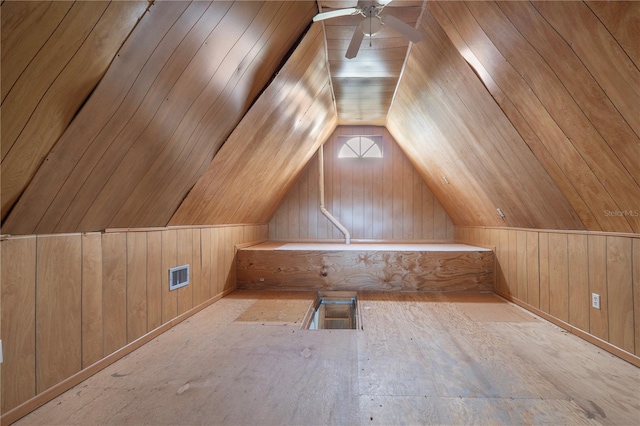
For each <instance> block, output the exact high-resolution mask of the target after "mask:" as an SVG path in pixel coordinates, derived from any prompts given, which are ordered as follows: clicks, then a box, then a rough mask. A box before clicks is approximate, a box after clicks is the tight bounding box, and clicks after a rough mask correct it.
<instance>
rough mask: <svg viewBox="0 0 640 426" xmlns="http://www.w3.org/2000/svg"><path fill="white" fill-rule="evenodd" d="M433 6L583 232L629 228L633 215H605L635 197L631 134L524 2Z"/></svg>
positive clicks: (571, 55) (635, 146) (566, 48)
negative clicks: (572, 210)
mask: <svg viewBox="0 0 640 426" xmlns="http://www.w3.org/2000/svg"><path fill="white" fill-rule="evenodd" d="M438 7H439V8H442V9H443V10H444V13H436V14H435V15H436V16H437V17H438V19H439V20H440V21H443V20H444V19H445V18H446V19H450V20H451V22H452V23H453V24H452V25H450V26H449V27H447V25H443V26H444V27H445V28H447V31H448V33H449V34H450V36H451V37H452V39H454V38H455V34H454V32H456V33H459V35H460V36H461V37H462V38H463V39H464V41H465V42H466V45H459V46H458V48H460V49H461V53H462V54H463V56H465V57H467V58H469V57H470V56H473V57H474V58H476V59H477V60H478V61H479V63H480V67H478V64H477V63H476V64H474V63H473V62H471V61H470V63H471V64H472V65H473V66H474V67H475V68H476V69H477V71H478V75H479V76H480V77H481V78H482V79H483V81H484V82H485V84H486V85H487V87H488V89H489V90H490V91H491V93H492V94H493V96H494V98H495V99H496V101H497V102H498V103H499V104H500V106H501V107H502V109H503V110H504V111H505V112H506V114H507V116H508V117H509V118H510V119H511V121H512V123H513V124H514V125H515V126H516V128H518V130H519V132H520V133H521V134H522V135H523V137H524V138H525V140H526V141H527V143H528V144H529V146H530V147H531V149H532V151H533V152H534V153H535V154H536V156H537V158H538V159H539V161H540V162H541V163H542V164H543V165H544V166H545V168H546V169H547V170H549V174H550V175H551V176H552V177H553V178H554V180H555V182H556V183H557V184H558V187H559V188H560V189H561V191H562V192H563V194H564V195H565V196H566V198H567V200H569V202H570V203H571V204H572V206H573V207H574V208H575V210H576V211H577V212H578V214H579V215H580V218H581V220H582V222H583V224H584V225H585V226H586V227H587V228H588V229H591V230H599V229H602V230H608V231H620V232H630V231H632V229H635V228H632V227H631V225H630V223H632V222H633V221H634V220H635V219H634V218H632V217H627V218H625V217H624V216H614V215H607V214H606V213H605V212H606V211H607V210H609V211H616V210H618V209H620V210H624V209H627V210H628V209H630V207H622V206H624V205H629V204H631V205H633V203H634V199H637V198H638V195H637V194H638V186H637V179H635V178H634V175H636V176H637V172H635V171H634V168H635V169H637V167H638V165H637V162H636V164H635V165H634V164H632V163H634V160H633V158H637V157H638V154H637V152H638V144H637V137H636V136H635V135H634V134H633V131H632V130H631V129H630V128H629V127H628V126H627V125H626V124H625V123H624V121H623V119H622V117H620V116H619V113H617V112H616V110H615V108H613V106H612V105H611V103H610V102H609V101H608V100H607V97H606V95H605V94H604V92H603V91H602V89H600V87H599V86H598V85H597V83H596V82H595V81H593V78H592V77H591V76H590V74H589V72H588V70H585V69H584V65H582V63H581V62H580V61H579V60H578V59H577V58H576V57H575V54H574V53H573V52H572V50H571V48H570V47H569V46H568V45H567V44H566V42H564V41H563V40H562V39H561V38H559V36H558V35H557V34H556V32H555V30H554V29H553V28H550V27H549V24H548V23H547V22H546V21H545V20H544V19H542V18H541V17H540V15H539V14H538V13H537V11H536V10H535V9H534V8H533V6H531V4H529V3H527V2H524V3H523V2H519V3H518V4H513V3H510V2H503V3H500V4H499V5H497V4H495V3H493V2H482V4H480V3H473V4H472V3H465V4H463V3H459V2H451V3H439V4H438V5H430V7H429V8H430V10H434V11H435V10H438ZM575 25H577V26H580V25H581V24H579V23H577V24H575ZM452 34H454V35H452ZM495 83H497V86H496V84H495ZM513 105H515V110H514V108H513ZM516 110H517V111H519V113H518V112H516ZM522 117H524V118H525V120H526V122H524V121H523V120H522ZM605 117H606V118H605ZM608 120H612V121H611V122H609V121H608ZM531 130H533V132H534V134H535V136H534V134H532V133H531ZM621 136H622V137H621ZM605 140H606V141H605ZM633 140H635V142H632V141H633ZM539 142H542V144H543V145H544V149H543V148H542V147H541V146H540V143H539ZM607 142H610V145H611V146H610V145H608V144H607ZM612 148H613V149H612ZM547 151H548V152H549V153H551V158H550V157H549V155H548V154H547ZM616 151H618V152H617V153H616ZM634 151H635V152H636V154H634ZM627 155H631V158H629V159H626V158H625V157H626V156H627ZM625 163H626V165H625ZM558 166H559V167H560V168H561V169H562V173H558V172H557V167H558ZM567 180H568V181H569V182H570V184H567Z"/></svg>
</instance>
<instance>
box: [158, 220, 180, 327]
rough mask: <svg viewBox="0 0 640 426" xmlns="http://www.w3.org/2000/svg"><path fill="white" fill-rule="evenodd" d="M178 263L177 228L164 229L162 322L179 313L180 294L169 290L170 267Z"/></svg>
mask: <svg viewBox="0 0 640 426" xmlns="http://www.w3.org/2000/svg"><path fill="white" fill-rule="evenodd" d="M176 266H180V265H178V235H177V231H176V230H167V231H162V267H161V269H160V271H161V278H162V281H161V283H162V285H161V293H162V323H163V324H164V323H166V322H167V321H170V320H172V319H173V318H175V317H176V316H177V315H178V294H177V293H176V291H175V290H173V291H170V290H169V269H170V268H173V267H176Z"/></svg>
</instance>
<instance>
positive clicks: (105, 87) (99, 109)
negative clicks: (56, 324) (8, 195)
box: [2, 2, 193, 234]
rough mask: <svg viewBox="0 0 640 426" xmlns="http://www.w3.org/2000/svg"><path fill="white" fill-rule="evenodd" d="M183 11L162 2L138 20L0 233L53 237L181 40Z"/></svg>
mask: <svg viewBox="0 0 640 426" xmlns="http://www.w3.org/2000/svg"><path fill="white" fill-rule="evenodd" d="M188 6H189V3H187V2H161V3H158V4H155V5H154V6H153V7H152V8H151V12H150V13H148V14H147V15H146V16H145V17H144V19H142V20H141V21H140V23H139V24H138V26H137V27H136V30H135V31H133V32H132V34H131V36H130V37H129V39H128V40H127V42H126V43H125V44H124V46H123V47H122V49H121V50H120V51H119V52H118V53H117V55H116V57H115V58H114V60H113V63H112V64H111V66H110V67H109V70H108V71H107V73H106V74H105V77H104V78H103V80H102V81H101V82H100V84H99V85H98V86H97V87H96V89H95V91H94V93H93V94H92V96H91V98H90V99H89V100H88V101H87V103H86V104H85V105H84V107H83V108H82V109H81V110H80V112H79V113H78V116H77V117H76V119H75V120H74V121H73V122H72V123H71V124H70V125H69V127H68V128H67V130H66V131H65V133H64V134H63V135H62V136H61V137H60V140H59V141H58V143H57V144H56V146H55V147H54V148H53V149H52V150H51V152H50V153H49V155H48V156H47V158H46V160H45V162H44V163H43V164H42V166H41V167H40V169H39V170H38V172H37V173H36V176H35V177H34V179H33V181H32V182H31V183H30V184H29V186H28V187H27V189H26V190H25V192H24V194H23V195H22V197H21V198H20V200H19V201H18V203H16V205H15V207H14V208H13V210H12V212H11V214H10V215H9V216H8V217H7V219H6V221H5V222H4V224H3V225H2V230H3V232H5V233H13V234H32V233H34V232H38V233H48V232H53V230H54V228H55V226H56V225H57V223H58V221H59V220H60V218H61V217H62V216H63V214H64V213H65V211H66V209H67V207H68V206H69V203H70V202H71V201H72V200H73V199H74V197H75V195H76V193H77V191H78V188H77V186H79V185H82V183H84V181H85V180H86V179H87V176H88V175H89V173H91V171H92V170H93V169H94V168H95V167H96V164H97V163H98V162H99V161H100V159H101V157H102V156H103V155H104V153H105V151H106V150H107V149H108V148H109V147H110V145H111V141H112V140H113V139H114V138H115V137H116V136H117V135H118V134H119V133H120V132H121V130H122V128H123V127H124V126H125V124H126V123H128V121H129V120H130V119H131V117H132V116H133V115H134V113H135V112H136V110H137V109H138V107H139V106H140V103H141V102H142V101H143V100H144V98H145V95H146V93H147V91H148V90H149V86H151V85H152V83H153V82H154V81H155V80H156V77H157V73H158V72H159V71H160V70H161V69H162V67H163V66H164V64H165V62H166V61H167V60H168V59H169V57H170V56H171V53H172V52H173V50H174V49H175V46H176V45H177V44H178V43H179V42H180V40H181V38H182V37H184V33H180V31H181V21H180V18H181V15H182V14H183V12H184V11H185V9H187V7H188ZM192 25H193V23H191V24H190V25H188V28H190V27H191V26H192ZM169 31H171V32H170V33H168V32H169ZM186 31H188V29H185V30H184V32H186ZM165 36H166V37H165ZM172 36H173V37H172ZM39 224H40V227H39V228H36V227H37V226H38V225H39Z"/></svg>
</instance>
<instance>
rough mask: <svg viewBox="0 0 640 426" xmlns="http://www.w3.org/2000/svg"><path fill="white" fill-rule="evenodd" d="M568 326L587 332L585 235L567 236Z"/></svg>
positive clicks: (587, 263) (586, 257)
mask: <svg viewBox="0 0 640 426" xmlns="http://www.w3.org/2000/svg"><path fill="white" fill-rule="evenodd" d="M567 238H568V247H567V250H568V254H569V258H568V261H569V324H571V325H574V326H576V327H578V328H579V329H581V330H589V310H590V309H589V300H590V298H591V295H590V294H589V248H588V237H587V236H586V235H568V236H567Z"/></svg>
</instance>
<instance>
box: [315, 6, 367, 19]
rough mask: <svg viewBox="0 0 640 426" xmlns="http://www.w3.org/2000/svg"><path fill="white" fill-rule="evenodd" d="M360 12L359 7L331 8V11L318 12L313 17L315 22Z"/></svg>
mask: <svg viewBox="0 0 640 426" xmlns="http://www.w3.org/2000/svg"><path fill="white" fill-rule="evenodd" d="M356 13H358V9H357V8H355V7H350V8H347V9H338V10H330V11H329V12H322V13H318V14H317V15H316V16H314V17H313V22H318V21H324V20H325V19H330V18H337V17H338V16H348V15H355V14H356Z"/></svg>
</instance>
